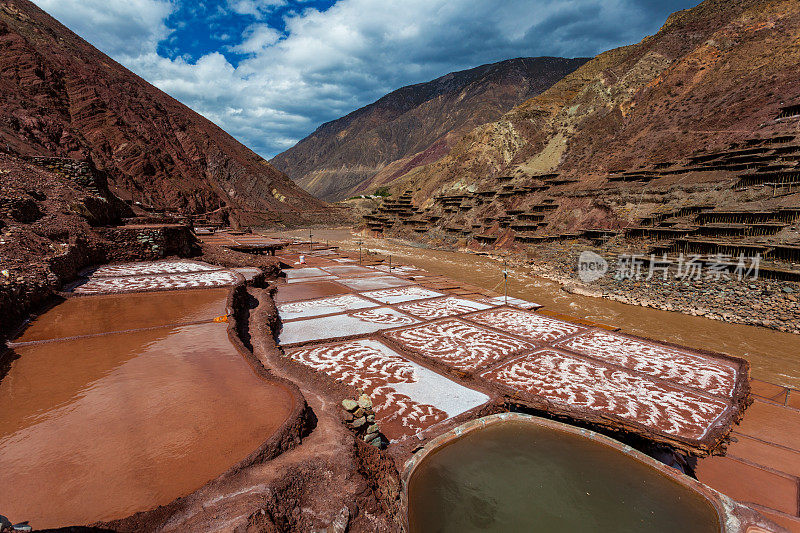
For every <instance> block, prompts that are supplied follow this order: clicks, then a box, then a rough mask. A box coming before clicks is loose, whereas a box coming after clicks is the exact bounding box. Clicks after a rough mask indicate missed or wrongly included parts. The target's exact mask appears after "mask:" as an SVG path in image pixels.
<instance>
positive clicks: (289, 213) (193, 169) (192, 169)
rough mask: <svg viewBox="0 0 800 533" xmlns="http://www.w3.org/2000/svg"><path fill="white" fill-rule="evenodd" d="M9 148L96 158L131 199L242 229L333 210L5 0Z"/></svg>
mask: <svg viewBox="0 0 800 533" xmlns="http://www.w3.org/2000/svg"><path fill="white" fill-rule="evenodd" d="M0 150H2V151H4V152H6V153H10V154H15V155H19V156H34V155H36V156H58V157H70V158H75V159H81V160H91V162H92V164H93V165H94V166H95V167H96V168H97V169H98V170H100V171H101V172H104V173H105V174H106V175H107V176H108V178H109V185H110V188H111V190H112V191H113V192H114V193H116V194H117V195H118V196H120V197H122V198H123V199H125V200H129V201H134V202H140V203H141V204H144V205H147V206H150V207H152V208H154V209H158V210H169V211H179V212H182V213H186V214H190V213H193V214H202V213H207V212H211V211H215V210H219V209H220V208H224V209H226V210H228V211H229V212H230V215H231V217H232V218H233V219H234V222H242V223H248V224H250V223H252V224H258V223H302V222H305V221H307V220H309V219H313V218H315V217H319V216H323V217H324V216H326V214H327V213H328V207H327V205H326V204H324V203H323V202H320V201H319V200H317V199H315V198H313V197H312V196H310V195H309V194H307V193H306V192H305V191H303V190H301V189H300V188H299V187H297V186H296V185H295V184H294V183H293V182H292V181H291V180H289V179H288V178H287V177H286V176H285V175H284V174H282V173H281V172H279V171H277V170H276V169H275V168H273V167H272V166H270V165H269V164H268V163H267V162H266V161H265V160H263V159H262V158H261V157H259V156H258V155H256V154H255V153H254V152H252V151H251V150H249V149H248V148H246V147H245V146H243V145H242V144H240V143H239V142H237V141H236V140H235V139H233V137H231V136H230V135H228V134H227V133H225V132H224V131H223V130H222V129H220V128H219V127H217V126H216V125H214V124H213V123H211V122H210V121H209V120H207V119H205V118H203V117H202V116H200V115H199V114H197V113H195V112H194V111H192V110H191V109H189V108H188V107H186V106H184V105H183V104H181V103H179V102H178V101H176V100H174V99H173V98H171V97H170V96H168V95H167V94H165V93H163V92H162V91H160V90H158V89H156V88H155V87H153V86H152V85H150V84H149V83H147V82H146V81H144V80H143V79H141V78H140V77H138V76H136V75H135V74H133V73H132V72H130V71H129V70H127V69H126V68H124V67H123V66H121V65H119V64H118V63H116V62H115V61H113V60H112V59H110V58H109V57H108V56H106V55H105V54H103V53H101V52H100V51H98V50H97V49H95V48H94V47H92V46H91V45H90V44H88V43H87V42H86V41H84V40H83V39H81V38H80V37H78V36H77V35H75V34H74V33H72V32H71V31H70V30H69V29H67V28H66V27H64V26H63V25H62V24H60V23H59V22H58V21H56V20H55V19H53V18H52V17H50V16H49V15H48V14H47V13H45V12H44V11H42V10H41V9H39V8H38V7H36V6H35V5H34V4H32V3H31V2H29V1H28V0H0Z"/></svg>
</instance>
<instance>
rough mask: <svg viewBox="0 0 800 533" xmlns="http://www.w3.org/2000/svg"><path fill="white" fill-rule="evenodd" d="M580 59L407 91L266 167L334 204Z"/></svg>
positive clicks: (509, 67)
mask: <svg viewBox="0 0 800 533" xmlns="http://www.w3.org/2000/svg"><path fill="white" fill-rule="evenodd" d="M586 61H587V59H563V58H556V57H538V58H530V57H528V58H518V59H509V60H507V61H501V62H499V63H492V64H488V65H482V66H480V67H476V68H473V69H470V70H464V71H460V72H453V73H450V74H447V75H445V76H442V77H441V78H437V79H435V80H433V81H430V82H427V83H419V84H416V85H409V86H407V87H403V88H401V89H398V90H396V91H394V92H392V93H389V94H387V95H386V96H384V97H383V98H381V99H380V100H378V101H376V102H374V103H372V104H370V105H368V106H366V107H362V108H361V109H358V110H356V111H353V112H352V113H350V114H349V115H347V116H345V117H342V118H340V119H337V120H334V121H332V122H327V123H325V124H323V125H321V126H320V127H319V128H318V129H317V130H316V131H315V132H314V133H312V134H311V135H309V136H308V137H306V138H305V139H303V140H302V141H300V142H299V143H297V145H295V146H294V147H292V148H290V149H289V150H287V151H285V152H283V153H281V154H279V155H277V156H276V157H275V158H273V159H272V161H271V163H272V164H273V165H274V166H275V167H276V168H278V169H279V170H281V171H283V172H285V173H286V174H288V175H289V177H291V178H292V179H293V180H294V181H295V182H297V183H298V184H299V185H300V186H301V187H303V188H304V189H306V190H307V191H309V192H311V193H312V194H314V195H315V196H317V197H319V198H323V199H326V200H341V199H343V198H346V197H347V196H349V195H352V194H354V193H356V192H364V191H368V190H370V189H374V188H376V187H378V186H380V185H381V184H382V183H383V182H385V181H391V180H392V179H394V178H395V177H397V176H399V175H402V174H404V173H406V172H408V171H409V170H411V169H413V168H415V167H418V166H420V165H424V164H428V163H431V162H434V161H437V160H438V159H440V158H441V157H443V156H444V155H446V154H447V153H448V152H449V150H450V148H451V147H452V146H453V144H455V143H456V142H458V140H459V139H460V138H461V137H462V136H463V135H464V134H465V133H466V132H468V131H470V130H471V129H472V128H474V127H476V126H479V125H481V124H484V123H486V122H491V121H493V120H496V119H497V118H499V117H500V116H501V115H502V114H503V113H505V112H506V111H508V110H509V109H511V108H512V107H513V106H514V105H516V104H518V103H520V102H522V101H524V100H526V99H528V98H530V97H531V96H534V95H537V94H539V93H541V92H542V91H544V90H545V89H547V88H548V87H550V86H551V85H552V84H553V83H555V82H556V81H558V80H559V79H561V78H563V77H564V75H566V74H569V73H570V72H572V71H574V70H575V69H576V68H578V67H579V66H581V65H582V64H584V63H585V62H586Z"/></svg>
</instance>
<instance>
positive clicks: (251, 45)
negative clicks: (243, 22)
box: [230, 24, 281, 54]
mask: <svg viewBox="0 0 800 533" xmlns="http://www.w3.org/2000/svg"><path fill="white" fill-rule="evenodd" d="M243 37H244V40H243V41H242V42H241V43H239V44H238V45H236V46H231V47H230V50H231V51H232V52H237V53H240V54H255V53H257V52H261V51H263V50H264V49H266V48H267V47H268V46H271V45H273V44H275V43H276V42H278V39H280V37H281V34H280V33H279V32H278V31H277V30H275V29H274V28H270V27H269V26H267V25H266V24H254V25H252V26H250V27H249V28H247V29H246V30H245V32H244V35H243Z"/></svg>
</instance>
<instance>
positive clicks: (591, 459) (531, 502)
mask: <svg viewBox="0 0 800 533" xmlns="http://www.w3.org/2000/svg"><path fill="white" fill-rule="evenodd" d="M408 500H409V510H408V519H409V526H410V528H409V529H410V531H411V532H412V533H427V532H442V533H444V532H453V533H470V532H478V531H480V532H494V531H496V532H498V533H501V532H503V533H505V532H508V531H526V532H542V533H552V532H556V531H557V532H559V533H572V532H574V533H584V532H586V531H592V532H598V533H600V532H608V533H619V532H623V531H626V532H627V531H630V532H634V531H636V532H639V531H642V532H644V531H647V532H649V533H658V532H664V533H674V532H689V531H691V532H696V533H710V532H718V531H720V524H719V518H718V515H717V511H716V509H714V507H713V506H712V505H711V503H710V502H709V501H708V500H706V499H705V498H704V497H703V496H701V495H700V494H698V493H696V492H694V491H692V490H690V489H688V488H687V487H684V486H683V485H680V484H679V483H677V482H676V481H674V480H673V479H671V478H669V477H667V476H665V475H664V474H662V473H660V472H659V471H658V470H656V469H655V468H652V467H650V466H648V465H646V464H644V463H641V462H639V461H637V460H635V459H634V458H632V457H630V456H629V455H627V454H625V453H623V452H621V451H619V450H617V449H614V448H612V447H610V446H606V445H604V444H601V443H599V442H596V441H593V440H590V439H588V438H585V437H581V436H578V435H575V434H572V433H567V432H562V431H557V430H554V429H550V428H547V427H543V426H539V425H536V424H532V423H521V422H505V423H500V424H494V425H491V426H489V427H487V428H484V429H480V430H475V431H472V432H470V433H467V434H466V435H464V436H462V437H460V438H458V439H456V440H454V441H451V442H450V443H448V444H446V445H445V446H443V447H442V448H439V449H437V450H434V451H433V452H431V453H430V454H429V455H428V456H427V457H425V458H424V459H423V460H422V462H421V463H420V464H419V465H418V466H417V468H416V469H415V470H414V472H413V474H412V475H411V479H410V481H409V487H408Z"/></svg>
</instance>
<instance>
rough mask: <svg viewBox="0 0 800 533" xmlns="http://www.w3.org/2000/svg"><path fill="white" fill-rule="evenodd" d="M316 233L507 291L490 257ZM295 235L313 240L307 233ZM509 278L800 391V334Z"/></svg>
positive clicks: (568, 308)
mask: <svg viewBox="0 0 800 533" xmlns="http://www.w3.org/2000/svg"><path fill="white" fill-rule="evenodd" d="M313 234H314V237H313V240H314V242H323V243H324V242H325V241H326V240H327V241H328V242H330V244H335V245H338V246H341V247H342V249H344V250H354V251H358V248H359V243H361V247H362V249H363V250H365V251H366V250H371V251H372V252H377V253H378V254H380V255H382V256H387V255H390V254H391V255H392V256H393V260H394V261H396V262H397V263H403V264H411V265H414V266H417V267H420V268H423V269H425V270H427V271H428V272H431V273H433V274H439V275H443V276H447V277H449V278H451V279H454V280H457V281H460V282H463V283H471V284H473V285H478V286H480V287H482V288H485V289H494V290H496V291H498V292H501V293H502V291H503V286H502V270H503V264H502V263H500V262H498V261H496V260H494V259H492V258H489V257H486V256H479V255H475V254H469V253H462V252H448V251H440V250H431V249H426V248H418V247H414V246H411V245H409V244H408V243H402V242H399V241H395V240H387V239H374V238H362V237H359V236H356V235H353V234H352V233H351V232H350V231H349V230H345V229H337V230H313ZM284 235H286V234H284ZM289 235H291V236H295V237H298V238H303V239H308V231H307V230H304V231H297V232H290V233H289ZM509 280H510V281H509V285H508V293H509V296H515V297H517V298H523V299H525V300H530V301H534V302H537V303H539V304H541V305H544V306H545V308H546V309H550V310H553V311H558V312H561V313H566V314H570V315H573V316H577V317H581V318H587V319H589V320H594V321H596V322H601V323H604V324H611V325H614V326H618V327H620V328H622V330H623V331H625V332H628V333H633V334H636V335H641V336H644V337H649V338H653V339H657V340H662V341H667V342H673V343H677V344H682V345H685V346H690V347H693V348H704V349H707V350H714V351H719V352H723V353H728V354H730V355H735V356H738V357H742V358H745V359H747V360H749V361H750V363H751V365H752V376H753V377H754V378H758V379H763V380H766V381H770V382H772V383H777V384H780V385H784V386H788V387H793V388H796V389H800V356H799V355H798V354H800V335H793V334H791V333H783V332H778V331H774V330H770V329H767V328H760V327H755V326H744V325H740V324H730V323H726V322H722V321H717V320H710V319H707V318H703V317H696V316H690V315H685V314H681V313H675V312H670V311H661V310H658V309H651V308H647V307H640V306H635V305H628V304H623V303H620V302H614V301H611V300H607V299H604V298H592V297H589V296H581V295H574V294H569V293H567V292H564V291H563V290H561V286H560V285H559V284H558V283H556V282H554V281H550V280H547V279H544V278H541V277H537V276H534V275H533V274H532V273H531V272H530V271H527V270H526V269H524V268H511V269H510V270H509Z"/></svg>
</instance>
